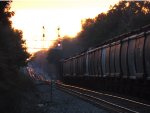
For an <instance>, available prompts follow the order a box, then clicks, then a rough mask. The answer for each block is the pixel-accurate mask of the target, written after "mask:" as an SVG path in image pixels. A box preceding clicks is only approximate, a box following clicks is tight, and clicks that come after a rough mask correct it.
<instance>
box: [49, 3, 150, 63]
mask: <svg viewBox="0 0 150 113" xmlns="http://www.w3.org/2000/svg"><path fill="white" fill-rule="evenodd" d="M148 24H150V2H149V1H120V2H119V3H118V4H115V5H114V6H111V7H110V9H109V10H108V12H107V13H100V14H98V15H97V16H96V17H95V18H88V19H84V20H82V30H81V32H79V33H78V35H77V36H76V37H75V38H74V39H70V38H69V37H67V36H65V37H63V39H64V40H63V41H62V46H63V49H62V50H60V53H61V58H60V59H62V58H68V57H70V56H73V55H75V54H78V53H80V52H83V51H86V50H87V49H89V48H90V47H95V46H96V45H99V44H100V43H102V42H105V41H106V40H109V39H112V38H114V37H115V36H118V35H121V34H123V33H127V32H130V31H132V30H134V29H137V28H140V27H143V26H145V25H148ZM51 51H52V52H51ZM53 51H55V50H54V49H53V50H50V51H49V57H48V59H49V61H50V62H51V61H52V59H53V58H54V59H56V57H55V56H57V54H58V50H57V52H53ZM54 53H55V54H54ZM60 53H59V54H60ZM52 54H53V55H52ZM60 59H56V61H58V60H60Z"/></svg>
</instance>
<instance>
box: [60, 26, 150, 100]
mask: <svg viewBox="0 0 150 113" xmlns="http://www.w3.org/2000/svg"><path fill="white" fill-rule="evenodd" d="M149 51H150V25H148V26H146V27H143V28H141V29H138V30H134V31H132V32H130V33H126V34H123V35H121V36H118V37H116V38H113V39H111V40H108V41H107V42H104V43H102V44H101V45H99V46H98V47H96V48H90V49H89V50H87V51H86V52H83V53H81V54H78V55H76V56H74V57H71V58H68V59H65V60H62V62H61V64H62V67H63V69H62V73H63V74H62V76H63V77H62V78H63V82H65V83H68V84H75V85H81V86H84V87H88V88H93V89H98V90H107V91H115V92H118V93H123V94H128V95H134V96H138V97H142V98H148V99H150V97H149V95H150V52H149Z"/></svg>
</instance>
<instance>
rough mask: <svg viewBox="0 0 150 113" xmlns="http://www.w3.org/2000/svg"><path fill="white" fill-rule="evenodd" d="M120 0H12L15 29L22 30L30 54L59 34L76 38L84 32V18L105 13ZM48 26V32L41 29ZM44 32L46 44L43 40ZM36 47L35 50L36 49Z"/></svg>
mask: <svg viewBox="0 0 150 113" xmlns="http://www.w3.org/2000/svg"><path fill="white" fill-rule="evenodd" d="M118 1H119V0H13V3H12V6H11V7H12V8H11V10H12V11H15V16H14V17H13V18H12V21H13V27H15V28H17V29H20V30H22V31H23V38H24V39H26V43H27V47H28V48H29V49H28V51H29V52H36V51H38V50H39V49H37V48H42V47H44V48H48V47H49V46H50V45H51V44H52V43H53V40H55V39H57V27H58V26H60V29H61V30H60V35H61V37H63V36H64V35H69V36H71V37H74V36H75V35H76V34H77V33H78V32H79V31H80V30H81V19H84V18H94V17H95V16H96V15H98V14H99V13H101V12H106V11H107V10H108V9H109V7H110V5H113V4H115V3H117V2H118ZM42 26H44V27H45V31H43V30H42ZM43 32H45V35H46V36H45V41H44V43H43V42H42V41H41V39H42V33H43ZM34 48H36V49H34Z"/></svg>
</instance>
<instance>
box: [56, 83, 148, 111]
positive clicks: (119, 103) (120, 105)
mask: <svg viewBox="0 0 150 113" xmlns="http://www.w3.org/2000/svg"><path fill="white" fill-rule="evenodd" d="M56 86H57V87H58V88H59V89H61V90H63V91H65V92H67V93H70V94H72V95H75V96H78V97H80V98H82V99H84V100H86V101H89V102H91V103H93V104H95V105H98V106H102V107H104V108H107V109H109V110H111V111H114V112H117V113H150V105H149V104H145V103H142V102H138V101H135V100H131V99H127V98H123V97H119V96H114V95H110V94H105V93H100V92H95V91H92V90H87V89H84V88H80V87H75V86H71V85H66V84H63V83H60V82H59V83H58V82H57V83H56Z"/></svg>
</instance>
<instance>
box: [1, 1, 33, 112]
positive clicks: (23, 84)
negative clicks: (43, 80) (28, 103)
mask: <svg viewBox="0 0 150 113" xmlns="http://www.w3.org/2000/svg"><path fill="white" fill-rule="evenodd" d="M10 4H11V2H9V1H1V2H0V73H1V74H0V100H1V101H0V111H1V112H2V113H9V112H11V113H17V112H19V111H18V110H19V107H18V106H19V105H20V104H18V102H19V100H20V98H21V92H22V91H25V90H27V87H29V86H28V85H29V83H31V82H30V80H29V79H28V78H26V77H25V76H23V75H22V76H20V75H21V74H22V73H21V74H20V71H19V70H20V68H21V67H23V66H25V65H26V64H27V60H26V59H27V58H28V57H29V54H28V53H27V51H26V48H25V41H24V40H23V39H22V31H20V30H17V29H14V28H12V22H11V21H10V18H11V17H12V16H13V15H14V12H10ZM27 84H28V85H27Z"/></svg>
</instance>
